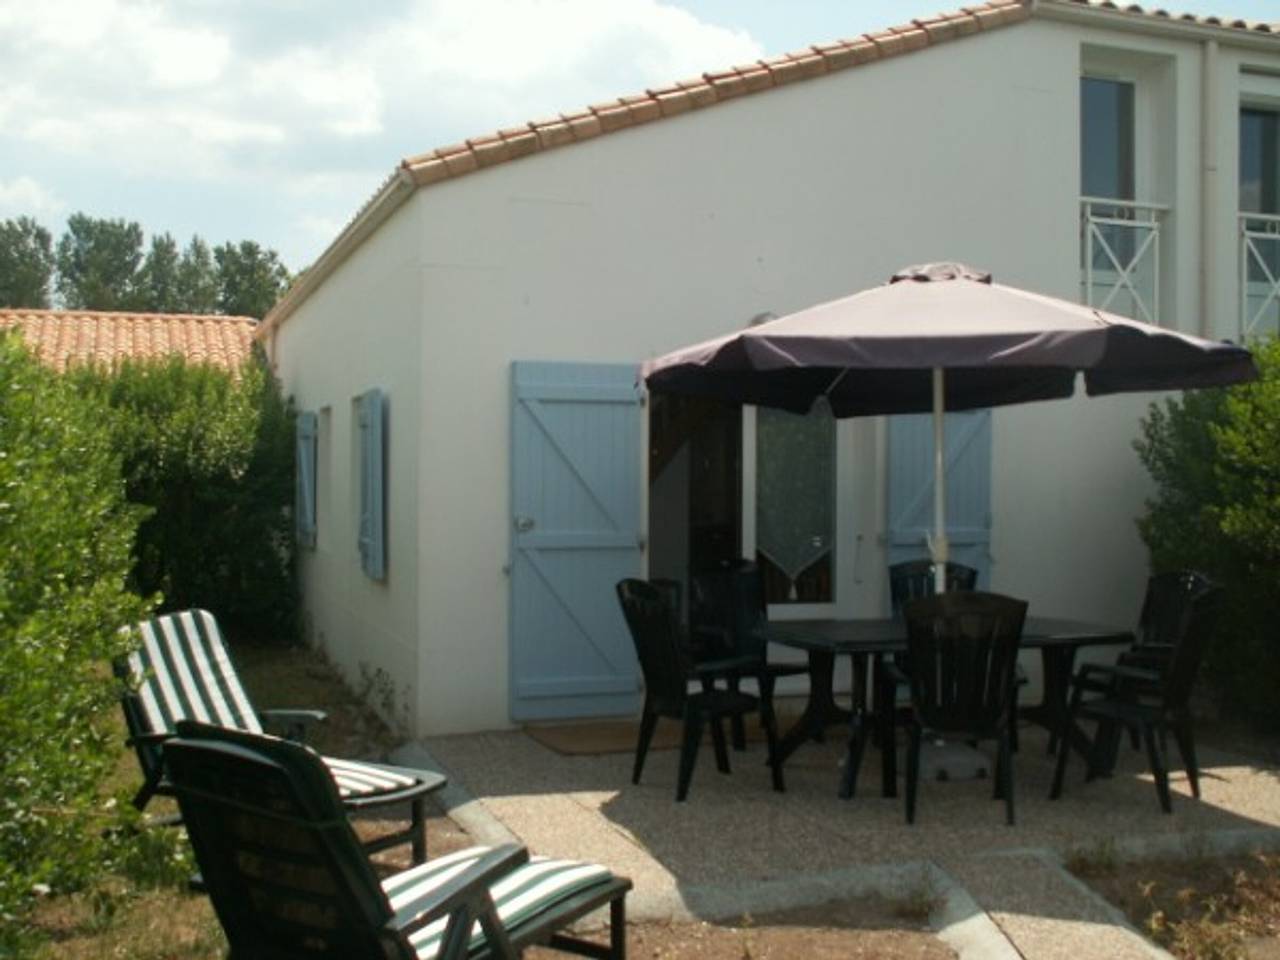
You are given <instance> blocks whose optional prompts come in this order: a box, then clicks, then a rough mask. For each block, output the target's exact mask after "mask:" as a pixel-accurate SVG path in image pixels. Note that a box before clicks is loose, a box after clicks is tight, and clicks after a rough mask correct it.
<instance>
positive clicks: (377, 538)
mask: <svg viewBox="0 0 1280 960" xmlns="http://www.w3.org/2000/svg"><path fill="white" fill-rule="evenodd" d="M357 406H358V408H359V411H358V418H359V429H360V443H359V451H360V527H359V538H358V546H359V549H360V565H361V567H362V568H363V569H364V572H365V573H366V574H367V575H368V576H369V578H370V579H372V580H385V579H386V577H387V544H386V539H387V537H386V530H387V525H386V508H385V503H386V459H387V429H386V425H387V398H386V394H384V393H383V392H382V391H381V390H369V391H367V392H365V393H363V394H361V395H360V397H359V399H358V401H357Z"/></svg>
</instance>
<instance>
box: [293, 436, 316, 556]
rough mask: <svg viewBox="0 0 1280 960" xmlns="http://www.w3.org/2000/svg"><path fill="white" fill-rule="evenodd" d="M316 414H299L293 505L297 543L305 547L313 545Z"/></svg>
mask: <svg viewBox="0 0 1280 960" xmlns="http://www.w3.org/2000/svg"><path fill="white" fill-rule="evenodd" d="M317 432H318V418H317V417H316V415H315V414H314V413H310V412H303V413H300V414H298V424H297V452H298V463H297V468H296V476H297V484H298V488H297V497H296V503H295V505H294V510H295V511H296V521H297V524H296V525H297V535H298V544H299V545H300V546H304V547H314V546H315V545H316V436H317Z"/></svg>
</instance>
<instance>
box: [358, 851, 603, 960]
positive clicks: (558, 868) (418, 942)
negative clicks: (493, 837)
mask: <svg viewBox="0 0 1280 960" xmlns="http://www.w3.org/2000/svg"><path fill="white" fill-rule="evenodd" d="M490 849H491V848H489V847H470V848H468V849H466V850H460V851H458V852H457V853H451V854H448V855H446V856H441V857H436V858H435V859H434V860H431V861H429V862H427V863H424V864H421V865H420V866H417V867H412V868H410V869H408V870H405V871H403V872H402V873H397V874H396V875H394V876H392V877H388V878H387V879H385V880H383V881H382V889H383V892H384V893H386V895H387V899H388V900H389V901H390V903H391V909H392V910H394V911H395V912H396V913H397V914H399V913H401V912H402V911H404V910H406V909H407V908H411V906H412V904H413V902H414V901H415V900H420V899H423V898H424V897H427V896H428V895H429V894H431V893H432V892H433V891H435V890H436V889H438V888H439V887H440V886H441V885H443V884H445V883H447V882H448V881H449V880H450V879H452V878H453V877H455V876H457V875H458V874H459V873H461V872H462V871H464V870H466V869H467V868H468V867H470V866H471V865H472V864H474V863H475V862H476V861H478V860H479V859H480V858H481V857H483V856H484V855H485V854H486V853H488V852H489V850H490ZM612 879H613V874H611V873H610V872H609V871H608V870H606V869H605V868H604V867H601V866H597V865H596V864H592V863H581V862H578V861H576V860H556V859H551V858H549V857H530V858H529V861H528V863H526V864H524V865H523V866H521V867H518V868H517V869H515V870H513V871H512V872H510V873H508V874H506V875H504V876H503V877H502V878H501V879H500V880H498V881H497V882H495V883H494V884H493V885H492V886H491V887H490V888H489V895H490V896H491V897H492V898H493V902H494V906H495V907H496V908H497V911H498V917H499V919H500V920H501V921H502V925H503V926H504V927H506V928H507V930H512V929H513V928H514V927H516V926H518V925H519V924H521V923H523V922H525V921H526V920H529V919H530V918H532V917H535V916H537V915H538V914H539V913H541V912H543V911H544V910H547V909H549V908H551V907H553V906H555V905H556V904H558V903H560V902H561V901H563V900H565V899H567V898H569V897H571V896H573V895H574V894H576V893H579V892H580V891H583V890H586V889H588V888H590V887H593V886H595V885H596V884H599V883H605V882H608V881H610V880H612ZM447 922H448V918H441V919H439V920H437V921H435V922H433V923H429V924H427V925H426V926H425V927H423V928H422V929H421V930H418V931H416V932H414V933H412V934H410V936H409V942H410V943H411V944H412V945H413V948H414V951H415V952H416V953H417V956H418V958H419V960H431V958H433V957H435V956H436V954H437V953H438V952H439V950H440V938H441V937H442V936H443V934H444V930H445V926H446V924H447ZM483 943H484V931H483V930H482V929H481V927H480V923H479V922H478V921H477V922H476V924H475V926H474V927H472V930H471V947H470V949H471V950H472V951H475V950H477V949H478V948H479V947H480V945H481V944H483Z"/></svg>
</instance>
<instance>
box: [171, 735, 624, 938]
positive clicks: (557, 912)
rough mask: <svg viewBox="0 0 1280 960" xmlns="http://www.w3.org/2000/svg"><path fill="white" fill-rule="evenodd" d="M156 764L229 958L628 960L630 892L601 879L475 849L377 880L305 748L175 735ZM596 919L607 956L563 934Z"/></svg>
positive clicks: (248, 738)
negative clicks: (526, 955) (536, 959)
mask: <svg viewBox="0 0 1280 960" xmlns="http://www.w3.org/2000/svg"><path fill="white" fill-rule="evenodd" d="M164 753H165V763H166V766H167V767H168V769H169V776H170V778H171V780H172V784H173V792H174V794H175V795H176V796H177V799H178V805H179V808H180V809H181V811H182V818H183V821H184V823H185V824H186V826H187V832H188V834H189V835H190V837H191V844H192V847H193V849H194V850H195V855H196V861H197V863H198V864H199V867H200V872H201V875H202V876H203V878H204V883H205V886H206V889H207V890H208V893H209V896H210V899H211V900H212V902H213V907H214V910H215V911H216V913H217V915H218V920H219V921H220V922H221V924H222V928H223V930H224V931H225V933H226V935H227V941H228V943H229V944H230V948H231V951H230V956H231V957H232V958H241V960H258V958H267V957H304V956H305V957H307V958H309V960H328V958H334V960H337V958H341V960H366V958H367V960H375V958H376V960H434V958H439V960H462V958H467V960H476V958H481V957H495V958H504V960H505V958H515V957H519V956H521V955H522V951H523V950H524V949H526V948H527V947H530V946H533V945H536V944H546V945H548V946H550V947H552V948H554V949H558V950H562V951H565V952H567V953H575V954H578V955H581V956H587V957H601V958H616V960H624V958H625V956H626V914H625V898H626V894H627V891H628V890H630V889H631V881H630V880H627V879H625V878H623V877H616V876H614V875H613V874H612V873H611V872H610V871H608V870H607V869H605V868H604V867H600V866H595V865H594V864H588V863H580V862H577V861H572V860H557V859H549V858H546V857H534V858H530V857H529V855H528V852H527V851H526V850H525V849H524V848H523V847H519V846H515V845H507V846H503V847H496V848H492V847H472V848H470V849H467V850H462V851H459V852H457V853H452V854H448V855H446V856H441V857H437V858H436V859H434V860H432V861H430V862H428V863H424V864H419V865H418V866H414V867H411V868H409V869H408V870H405V871H403V872H400V873H397V874H394V875H393V876H390V877H387V878H386V879H383V880H379V879H378V878H377V876H375V874H374V872H373V870H372V869H371V867H370V864H369V859H368V857H367V855H366V854H365V853H364V851H363V850H361V848H360V845H359V842H358V841H357V839H356V836H355V833H354V831H353V830H352V829H351V824H350V822H349V821H348V820H347V818H346V817H344V816H342V805H341V799H340V797H339V796H338V792H337V790H336V788H335V786H334V782H333V779H332V777H330V776H329V774H328V771H327V769H326V768H325V766H324V762H323V760H322V759H321V758H320V757H319V756H317V755H316V754H315V753H314V752H312V751H311V750H310V749H309V748H307V747H305V746H303V745H301V744H297V743H292V742H290V741H287V740H281V739H277V738H275V737H268V736H262V735H258V734H248V733H241V732H237V731H232V730H227V729H225V728H221V727H210V726H206V725H202V724H193V723H188V722H183V723H180V724H179V725H178V736H177V737H176V738H174V739H171V740H169V741H168V742H167V743H166V744H165V745H164ZM605 906H608V907H609V944H608V946H605V945H603V944H598V943H592V942H590V941H587V940H584V939H581V938H580V937H577V936H572V935H569V934H567V933H564V932H562V931H564V930H565V928H566V927H568V925H569V924H571V923H573V922H574V921H576V920H577V919H579V918H580V917H583V916H585V915H586V914H588V913H591V912H593V911H595V910H597V909H600V908H602V907H605Z"/></svg>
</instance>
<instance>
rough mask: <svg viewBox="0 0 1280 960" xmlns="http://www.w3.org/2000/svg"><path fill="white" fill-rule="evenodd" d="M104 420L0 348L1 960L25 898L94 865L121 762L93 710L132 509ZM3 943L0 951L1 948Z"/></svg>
mask: <svg viewBox="0 0 1280 960" xmlns="http://www.w3.org/2000/svg"><path fill="white" fill-rule="evenodd" d="M109 420H110V411H109V410H107V409H106V408H105V407H104V406H102V404H101V403H100V402H99V401H98V400H96V399H95V398H93V397H82V396H79V395H78V394H77V391H76V390H75V389H74V386H73V384H71V383H70V382H68V381H66V380H64V379H62V378H60V377H58V376H56V375H54V374H52V373H50V372H48V371H46V370H45V369H43V368H42V367H40V366H39V365H37V363H36V362H35V361H34V360H33V359H31V357H30V356H29V355H28V354H27V353H26V352H25V351H24V350H23V349H22V347H21V345H20V344H19V343H18V342H16V341H15V340H14V339H13V338H8V337H6V338H0V784H3V785H4V789H3V791H0V953H5V952H6V949H8V948H11V947H13V945H14V943H15V942H16V939H15V938H16V937H17V936H18V935H19V933H18V931H19V929H20V926H19V924H18V923H17V922H15V921H16V920H17V919H18V918H19V917H20V916H21V915H22V913H23V912H24V911H25V908H26V907H27V906H29V904H30V900H31V896H32V893H33V891H36V890H39V889H42V887H48V888H50V889H53V890H60V889H66V888H68V887H71V886H75V885H77V884H79V883H81V882H83V881H84V880H86V879H87V878H88V877H90V876H92V875H93V873H94V872H96V870H97V868H98V849H97V847H96V843H95V837H97V836H98V834H99V831H97V830H88V829H86V826H87V824H88V823H89V822H91V821H92V820H93V819H94V818H95V817H96V816H97V815H98V812H99V811H98V810H95V808H96V807H97V806H98V804H99V803H100V798H99V797H98V792H97V791H98V787H99V784H100V782H101V781H102V778H103V776H104V775H105V773H106V771H107V770H108V768H109V767H110V765H111V763H112V762H113V760H114V758H115V757H116V756H118V753H119V742H118V740H117V739H116V737H115V735H114V733H112V732H111V731H110V730H109V729H107V728H105V727H104V726H103V725H102V723H101V720H102V716H101V711H102V710H103V709H104V708H108V707H113V705H114V700H115V688H114V686H113V684H112V682H111V681H110V679H109V676H110V675H109V673H108V672H107V670H106V668H105V663H106V662H107V661H108V660H109V659H110V658H111V657H113V656H116V655H118V654H119V653H121V652H123V649H124V644H125V643H126V642H127V641H126V638H124V637H122V636H121V634H120V633H119V632H118V631H119V627H120V625H121V624H124V623H128V622H130V621H133V620H136V619H138V618H139V617H140V616H142V615H144V613H145V605H144V603H143V602H142V601H141V600H139V599H138V598H137V597H136V596H134V595H132V594H131V593H130V592H129V591H128V590H127V589H126V578H127V576H128V573H129V570H130V568H131V566H132V560H131V556H130V550H131V547H132V545H133V534H134V529H135V527H136V525H137V522H138V520H139V517H140V514H141V510H140V509H139V508H137V507H134V506H130V505H129V504H128V503H127V502H126V500H125V493H124V484H123V482H122V480H121V473H120V458H119V455H118V454H117V453H116V452H115V451H114V449H113V443H112V437H111V433H110V431H109V430H104V429H103V428H102V427H103V424H104V423H106V422H109ZM6 941H7V942H6Z"/></svg>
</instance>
